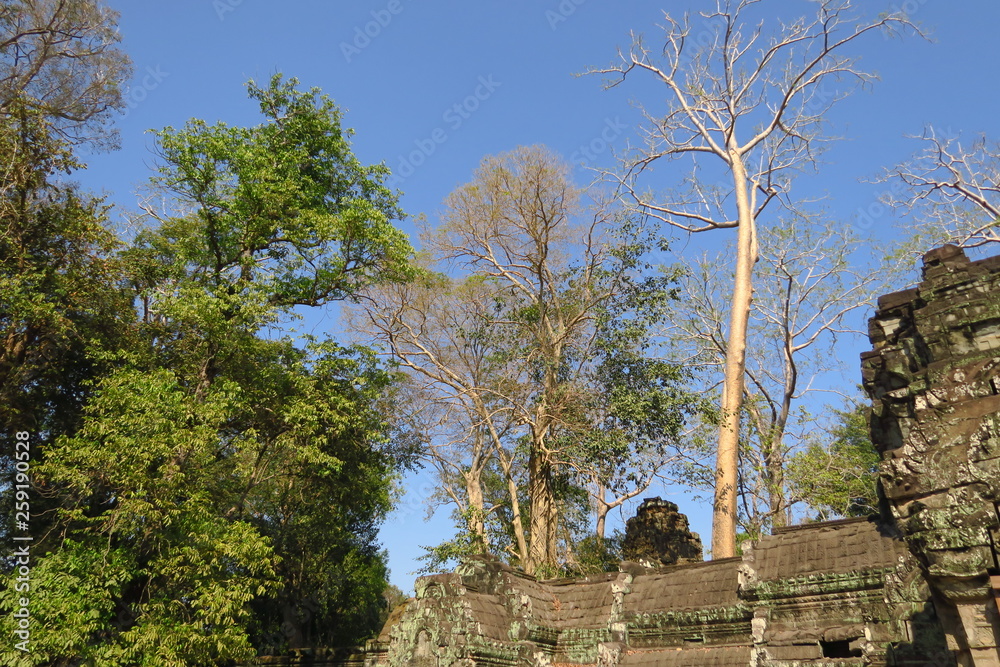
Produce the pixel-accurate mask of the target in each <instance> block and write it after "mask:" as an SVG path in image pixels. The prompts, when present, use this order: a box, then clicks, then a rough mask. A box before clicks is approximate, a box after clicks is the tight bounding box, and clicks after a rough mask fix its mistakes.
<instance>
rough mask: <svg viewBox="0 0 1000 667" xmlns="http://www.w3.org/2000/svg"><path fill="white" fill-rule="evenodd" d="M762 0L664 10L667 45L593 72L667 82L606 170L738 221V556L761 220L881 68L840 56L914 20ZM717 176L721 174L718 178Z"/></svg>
mask: <svg viewBox="0 0 1000 667" xmlns="http://www.w3.org/2000/svg"><path fill="white" fill-rule="evenodd" d="M759 4H760V2H759V0H739V1H731V0H724V1H723V0H718V1H717V3H716V9H715V11H712V12H707V13H704V14H702V17H703V19H704V30H703V31H702V32H701V33H700V34H697V35H696V34H693V28H692V25H691V23H690V21H689V19H688V18H687V17H685V18H684V19H681V20H677V19H674V18H672V17H670V16H669V15H665V17H664V21H665V24H664V26H663V46H662V48H660V47H657V48H655V49H650V48H649V47H647V46H646V45H645V43H644V41H643V39H642V38H641V37H640V36H635V37H634V38H633V43H632V46H631V48H630V49H629V50H628V51H627V52H622V51H619V56H620V60H621V62H620V63H618V64H614V65H612V66H610V67H607V68H604V69H596V70H592V73H602V74H609V75H612V77H613V78H612V80H611V81H610V83H609V86H617V85H619V84H621V83H622V82H624V81H625V80H626V79H628V78H630V77H635V76H649V77H651V78H652V80H653V81H654V82H656V83H658V84H662V85H663V86H665V88H666V94H667V97H666V99H667V109H666V110H656V109H647V108H645V107H642V106H640V111H641V112H642V114H643V116H644V118H645V125H644V127H643V129H642V139H643V142H642V145H641V146H638V147H636V148H635V149H634V150H631V151H629V152H628V153H627V154H626V155H624V156H623V157H622V160H621V170H620V171H618V172H615V173H608V174H607V176H608V177H609V178H611V179H613V180H614V181H615V182H617V184H618V185H619V187H620V189H621V191H622V192H623V193H624V195H625V196H626V198H627V199H628V200H629V201H630V202H631V204H632V206H634V207H635V209H636V210H637V211H640V212H642V213H643V214H645V215H649V216H652V217H655V218H657V219H659V220H661V221H663V222H664V223H666V224H668V225H672V226H673V227H675V228H677V229H679V230H682V231H684V232H687V233H695V232H704V231H710V230H719V229H733V228H735V229H736V234H737V243H736V258H735V276H734V282H733V287H732V294H731V297H730V299H729V303H730V315H729V321H728V332H727V334H726V361H725V367H724V383H723V388H722V398H721V422H720V426H719V434H718V449H717V463H716V468H717V472H716V490H715V502H714V508H713V526H712V553H713V555H714V556H715V557H718V558H723V557H727V556H732V555H734V554H735V549H736V542H735V527H736V500H737V499H736V484H737V466H738V444H739V443H738V440H739V433H740V414H741V406H742V401H743V394H744V389H743V386H744V371H745V358H746V339H747V323H748V319H749V315H750V307H751V306H750V304H751V300H752V296H753V268H754V264H755V263H756V262H757V259H758V254H759V240H758V234H757V225H758V220H759V218H760V216H761V214H762V213H763V212H764V210H765V209H767V208H768V206H769V205H770V204H772V202H775V201H779V202H782V203H783V204H784V205H786V206H787V207H789V208H794V203H793V200H792V198H791V192H790V184H791V182H792V179H793V176H794V175H795V173H796V172H799V171H801V170H803V169H804V168H807V167H810V166H814V165H815V161H816V157H817V154H818V153H819V151H820V150H821V148H822V144H823V142H824V141H825V140H827V138H826V137H824V135H823V134H822V132H821V129H822V128H821V125H822V123H823V121H824V118H825V117H826V114H827V112H828V111H829V109H830V108H831V107H832V106H833V105H834V104H835V103H836V102H837V101H838V100H840V99H842V98H843V97H844V96H846V95H847V94H849V93H850V92H851V90H853V88H854V87H856V86H857V85H864V84H867V83H870V82H871V81H872V80H873V79H874V76H873V75H871V74H869V73H867V72H865V71H863V70H861V69H860V68H858V67H857V65H856V63H855V61H854V60H853V59H852V58H850V57H848V56H844V55H841V54H842V53H843V52H844V51H845V50H846V49H847V47H848V46H850V45H852V43H853V42H854V41H855V40H857V39H858V38H860V37H862V36H864V35H866V34H867V33H871V32H893V31H894V30H896V29H898V28H902V27H907V26H911V24H910V23H909V22H908V21H907V20H906V19H905V18H904V17H902V16H898V15H885V16H881V17H880V18H878V19H876V20H871V21H867V20H863V19H859V18H858V16H857V14H856V11H855V7H854V6H853V5H852V3H851V2H850V0H821V1H820V2H818V3H816V4H817V6H818V7H817V14H816V16H815V18H813V19H811V20H809V19H805V18H802V19H798V20H795V21H793V22H791V23H782V22H776V23H777V26H776V28H775V29H774V30H772V31H765V28H764V26H765V21H764V20H761V21H760V22H759V23H757V24H756V26H755V27H752V28H750V29H749V30H747V29H746V28H745V27H744V26H745V24H746V23H747V22H748V21H749V20H752V19H753V17H752V14H753V13H754V11H755V9H757V8H756V7H755V6H756V5H759ZM682 158H686V159H688V160H689V161H690V175H689V176H688V177H687V178H686V179H685V180H684V182H683V184H682V186H681V188H679V189H678V190H676V191H673V192H670V193H667V194H665V195H662V196H657V195H653V194H650V193H649V191H648V190H647V189H646V188H648V180H647V179H649V178H652V173H653V171H654V169H653V168H654V166H655V165H657V163H659V162H660V161H661V160H663V161H667V162H671V163H673V162H675V161H677V160H680V159H682ZM716 178H718V180H717V181H716V180H715V179H716Z"/></svg>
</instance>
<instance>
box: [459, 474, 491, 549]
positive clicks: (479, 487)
mask: <svg viewBox="0 0 1000 667" xmlns="http://www.w3.org/2000/svg"><path fill="white" fill-rule="evenodd" d="M465 493H466V495H467V496H468V499H469V515H468V516H467V517H466V523H467V525H468V527H469V532H470V533H472V534H473V535H474V536H475V537H476V541H477V542H479V546H480V547H481V549H482V551H483V552H484V553H485V552H487V551H489V546H490V545H489V542H487V541H486V511H485V509H484V500H483V484H482V469H481V468H473V469H471V470H469V472H468V473H467V474H466V476H465Z"/></svg>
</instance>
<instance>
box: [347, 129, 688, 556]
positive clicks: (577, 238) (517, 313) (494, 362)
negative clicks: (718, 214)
mask: <svg viewBox="0 0 1000 667" xmlns="http://www.w3.org/2000/svg"><path fill="white" fill-rule="evenodd" d="M639 229H640V228H639V227H638V226H636V225H633V224H632V223H631V221H629V220H625V219H622V218H621V217H620V215H619V210H617V209H615V208H614V207H610V206H609V205H608V204H607V203H605V202H602V201H599V200H592V199H591V197H590V196H589V195H588V193H586V192H584V191H583V190H581V189H579V188H577V187H575V186H574V185H573V184H572V183H571V182H570V180H569V177H568V167H567V166H566V165H565V164H564V163H562V162H561V161H560V160H559V159H558V158H556V157H555V156H554V155H552V154H551V153H549V152H548V151H547V150H545V149H544V148H541V147H529V148H520V149H517V150H515V151H512V152H510V153H506V154H503V155H499V156H495V157H488V158H486V159H484V160H483V163H482V165H481V166H480V168H479V169H478V170H477V172H476V174H475V177H474V179H473V180H472V182H470V183H468V184H466V185H463V186H461V187H459V188H458V189H457V190H456V191H455V192H453V193H452V194H451V195H450V196H449V197H448V199H447V200H446V209H445V212H444V215H443V216H442V221H441V224H440V226H439V227H438V228H437V229H435V230H434V231H433V233H431V232H428V233H426V234H425V235H424V244H423V245H424V247H425V248H426V249H427V250H428V254H429V256H430V257H431V258H432V260H433V261H435V262H437V263H438V264H437V265H438V266H440V265H441V264H444V263H450V265H451V266H452V268H453V269H454V268H455V265H459V267H460V268H461V269H465V270H467V271H468V272H469V275H468V276H467V277H465V278H463V279H449V278H443V277H441V278H437V279H433V280H432V281H431V282H429V283H427V284H424V285H419V284H409V285H387V286H381V287H376V288H373V289H372V290H371V291H369V292H368V293H367V298H366V299H365V302H364V304H363V313H361V314H355V320H354V324H353V326H354V327H355V328H356V329H359V330H362V331H365V332H367V333H369V334H371V335H373V336H374V337H375V338H376V339H377V340H379V341H381V342H383V344H385V346H386V348H387V349H388V351H389V352H391V353H392V355H393V356H394V357H395V358H396V359H397V360H398V362H399V363H400V364H401V366H402V367H403V368H404V370H406V371H407V372H408V373H409V374H410V375H411V376H412V377H413V378H414V381H415V382H423V383H424V387H425V390H426V393H427V395H428V396H430V397H431V400H433V401H435V402H437V403H438V405H443V406H447V407H446V409H445V410H444V413H445V414H444V417H443V419H444V420H446V421H447V423H446V424H443V431H442V437H441V438H440V439H439V442H438V444H434V445H431V446H430V447H429V449H428V452H429V456H431V457H432V458H433V459H434V460H436V461H437V462H438V463H437V467H438V468H439V469H440V470H448V474H447V475H445V477H446V478H448V479H446V480H445V481H448V480H449V479H450V480H455V481H456V484H455V487H454V488H455V489H457V490H459V491H461V494H462V495H461V496H459V495H458V494H456V493H449V492H448V491H445V492H444V493H445V496H446V497H448V498H450V500H451V501H452V502H453V503H454V504H455V506H456V507H459V508H460V509H461V510H462V511H466V510H468V512H469V513H468V516H470V517H476V516H483V515H485V514H488V513H489V512H491V511H492V510H493V509H494V508H493V507H490V506H487V505H486V504H484V503H483V493H482V488H481V487H482V485H481V484H480V483H479V481H478V479H479V478H480V477H481V475H482V473H483V471H485V470H486V469H487V467H488V466H495V468H494V469H495V470H496V471H499V476H500V478H501V479H502V480H503V484H504V485H506V497H505V502H506V503H509V507H510V509H511V515H512V518H511V521H510V524H511V528H512V531H513V533H514V544H513V546H512V547H511V554H512V555H513V556H514V557H515V558H517V560H518V561H519V563H520V564H521V565H522V566H523V567H524V568H525V569H526V570H527V571H528V572H532V573H534V572H541V573H553V572H555V571H556V570H557V569H558V567H559V565H560V562H561V560H562V555H564V554H566V553H567V552H568V549H567V547H568V545H569V541H568V539H567V537H566V536H567V535H568V534H569V531H570V529H569V527H568V526H567V525H566V524H567V521H568V519H567V517H568V516H569V515H568V514H567V512H566V510H567V509H568V505H567V502H568V501H566V500H565V498H564V496H562V495H561V491H560V490H559V488H557V487H558V484H559V483H561V482H563V481H565V482H567V483H568V484H570V485H578V484H586V483H587V482H588V481H593V482H594V485H592V487H591V490H592V492H593V493H595V498H597V497H598V496H597V495H596V494H597V493H598V488H599V489H600V491H601V495H600V496H599V497H600V498H601V500H602V501H603V502H604V505H603V506H602V505H599V506H598V509H599V511H600V512H601V517H602V518H601V524H602V525H603V517H605V516H606V514H607V510H608V509H609V506H615V505H617V504H621V502H624V499H621V498H622V497H623V496H624V497H631V496H634V495H636V494H637V493H640V492H641V491H636V487H645V486H646V485H648V480H649V479H650V478H651V476H652V475H655V473H656V472H657V470H656V469H655V468H656V465H657V464H658V463H660V462H662V461H663V457H662V455H661V453H662V447H661V446H660V445H661V444H662V441H663V440H664V439H666V438H668V437H669V436H670V434H671V431H670V429H671V428H673V426H674V425H675V424H677V423H679V421H680V420H681V417H679V416H678V415H679V414H680V407H679V406H681V405H682V403H683V397H682V396H678V395H676V394H675V393H673V392H672V391H671V388H672V386H673V383H674V380H675V377H676V375H677V372H676V370H675V369H674V368H673V367H668V366H667V365H665V364H663V363H660V362H648V363H647V362H646V361H645V360H644V359H643V358H642V355H641V349H640V348H641V342H640V341H641V339H642V337H643V332H644V331H645V329H643V328H642V326H640V324H641V322H640V320H641V319H642V317H643V315H640V314H637V312H636V309H637V308H640V307H644V308H645V309H646V310H649V311H652V310H654V309H655V308H656V306H655V304H656V303H658V302H659V300H661V299H664V298H668V297H667V296H666V295H668V294H669V290H667V289H665V288H664V281H668V282H669V281H670V280H671V278H670V277H662V278H661V277H660V276H658V275H657V276H649V277H643V274H644V272H645V269H646V268H648V267H646V265H645V264H642V265H641V266H640V264H641V262H639V261H638V260H637V253H638V254H641V252H642V248H643V247H644V245H643V243H644V242H645V241H641V240H640V239H639V238H638V235H639V234H640V232H639V231H637V230H639ZM619 352H621V354H619ZM615 386H617V387H618V389H619V391H618V393H617V394H613V393H611V392H606V391H604V390H603V389H604V388H605V387H615ZM635 387H638V388H639V389H638V390H637V389H635ZM640 390H641V391H640ZM616 396H617V397H619V400H618V404H615V402H614V401H613V400H611V399H613V398H615V397H616ZM609 397H610V398H609ZM616 405H617V408H616ZM647 408H648V409H647ZM629 410H631V412H630V411H629ZM649 415H654V416H655V418H650V417H649ZM654 432H655V437H654V436H653V435H651V434H653V433H654ZM657 438H659V440H657ZM456 450H461V452H459V451H456ZM636 452H641V454H642V455H641V456H638V455H634V453H636ZM525 478H526V480H527V489H526V491H527V492H526V494H525V495H524V496H523V497H525V498H526V503H525V504H527V506H528V507H527V508H523V507H522V503H521V501H520V498H521V497H522V496H521V495H520V493H521V492H522V489H521V488H519V484H518V482H519V481H520V480H522V479H525ZM477 485H478V487H479V488H477ZM607 493H614V494H616V497H615V498H614V499H611V500H607V498H606V494H607ZM528 508H530V511H523V510H525V509H528ZM522 521H523V522H524V523H523V524H522ZM469 529H470V530H471V531H473V532H480V533H481V532H482V531H483V530H484V526H483V525H482V524H481V523H476V524H475V525H473V524H472V523H470V524H469ZM491 546H495V545H491Z"/></svg>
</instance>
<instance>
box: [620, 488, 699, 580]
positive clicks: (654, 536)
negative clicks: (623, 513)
mask: <svg viewBox="0 0 1000 667" xmlns="http://www.w3.org/2000/svg"><path fill="white" fill-rule="evenodd" d="M622 555H623V556H624V557H625V560H628V561H635V562H637V563H639V564H641V565H643V566H645V567H660V566H663V565H676V564H678V563H697V562H700V561H701V560H702V554H701V538H700V537H698V534H697V533H692V532H691V529H690V528H689V527H688V520H687V517H686V516H684V515H683V514H681V513H680V512H678V511H677V505H676V504H674V503H672V502H670V501H668V500H661V499H659V498H646V499H645V500H643V501H642V504H641V505H639V509H638V510H637V511H636V515H635V516H634V517H632V518H631V519H629V520H628V521H627V522H626V524H625V541H624V543H623V544H622Z"/></svg>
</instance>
